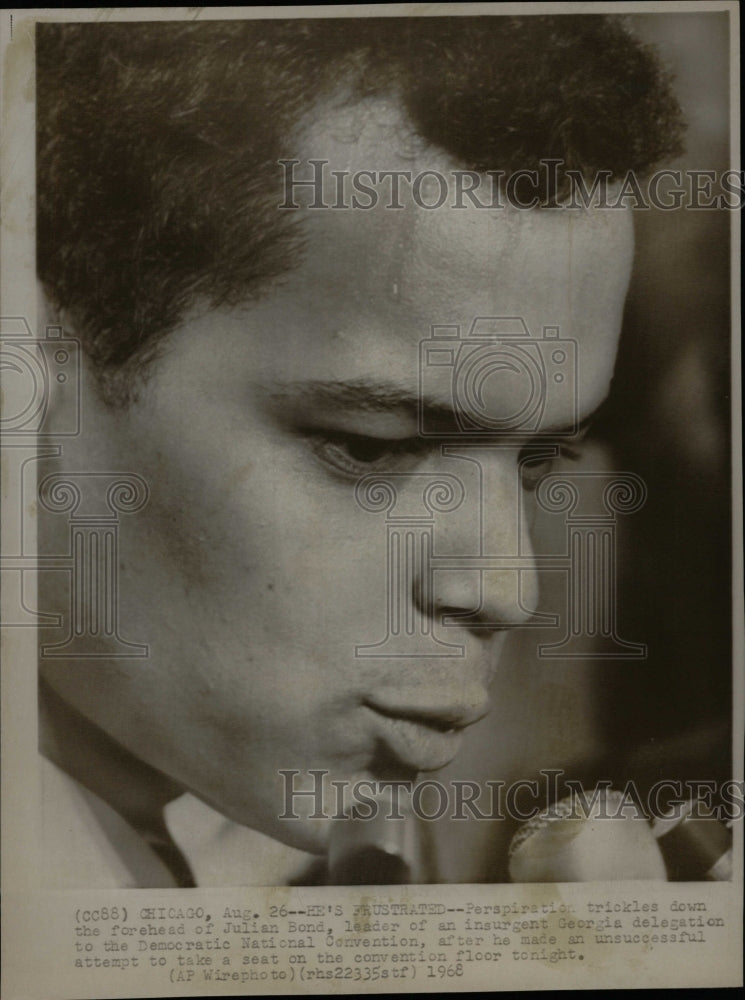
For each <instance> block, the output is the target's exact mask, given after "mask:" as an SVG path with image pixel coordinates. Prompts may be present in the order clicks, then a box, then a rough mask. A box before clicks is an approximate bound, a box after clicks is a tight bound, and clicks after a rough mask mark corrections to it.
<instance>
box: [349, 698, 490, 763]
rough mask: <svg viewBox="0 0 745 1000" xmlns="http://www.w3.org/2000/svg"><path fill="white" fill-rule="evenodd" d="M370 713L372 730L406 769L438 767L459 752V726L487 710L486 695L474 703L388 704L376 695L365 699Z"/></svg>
mask: <svg viewBox="0 0 745 1000" xmlns="http://www.w3.org/2000/svg"><path fill="white" fill-rule="evenodd" d="M365 705H366V707H367V708H368V709H369V711H370V712H371V713H372V716H373V720H374V723H373V725H374V733H375V735H376V736H377V737H378V739H380V740H381V741H382V742H383V744H384V745H385V747H386V749H387V750H388V752H389V754H391V755H392V756H393V757H394V758H395V759H396V760H398V761H400V763H401V764H402V765H403V766H404V767H405V768H407V769H410V770H414V771H438V770H439V769H440V768H442V767H445V765H446V764H449V763H450V761H451V760H453V758H454V757H456V755H457V754H458V751H459V750H460V748H461V744H462V742H463V733H462V730H463V729H465V728H466V727H467V726H470V725H472V724H473V723H474V722H478V720H479V719H482V718H483V717H484V716H485V715H486V714H487V712H488V703H487V702H486V699H483V700H481V701H480V702H479V703H478V704H477V705H474V706H465V705H462V704H450V705H443V704H441V703H440V704H434V703H432V704H428V705H422V704H421V702H417V704H416V705H414V704H401V703H398V704H391V703H388V702H386V701H383V700H379V699H375V700H368V701H366V702H365Z"/></svg>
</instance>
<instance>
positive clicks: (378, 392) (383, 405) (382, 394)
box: [270, 379, 608, 435]
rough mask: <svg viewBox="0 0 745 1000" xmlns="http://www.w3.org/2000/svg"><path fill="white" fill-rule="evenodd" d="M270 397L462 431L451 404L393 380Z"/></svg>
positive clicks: (286, 390) (587, 419) (311, 384)
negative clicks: (421, 419)
mask: <svg viewBox="0 0 745 1000" xmlns="http://www.w3.org/2000/svg"><path fill="white" fill-rule="evenodd" d="M270 398H271V399H272V401H273V402H276V403H289V402H292V403H300V404H301V405H303V404H313V405H318V404H319V403H320V404H321V405H328V406H329V407H333V409H335V410H343V411H345V412H348V413H351V412H356V413H390V411H391V410H396V409H398V410H401V411H402V412H403V413H404V414H405V415H406V416H408V417H410V418H411V419H412V420H416V418H417V415H418V414H422V416H425V417H426V419H427V422H428V424H429V425H430V426H442V427H443V432H442V433H443V435H447V433H448V431H447V430H446V429H445V428H447V427H451V426H452V427H453V431H452V433H459V434H462V433H463V432H462V431H459V430H457V414H456V412H455V411H454V410H453V407H452V406H447V405H443V404H441V403H436V402H434V401H432V400H426V399H424V400H423V399H420V398H419V396H417V395H414V394H412V393H411V391H409V390H408V389H405V388H402V387H401V386H398V385H396V383H394V382H384V381H381V382H374V381H371V380H369V379H349V380H345V381H331V382H328V381H323V380H309V381H295V382H277V383H275V384H274V388H273V389H272V390H271V392H270ZM607 403H608V398H607V397H606V398H605V399H603V400H602V402H601V403H600V404H599V405H598V406H596V407H595V409H594V410H592V411H591V412H590V413H588V414H587V415H586V416H584V417H583V418H582V420H580V421H579V423H578V424H577V425H576V428H575V432H576V433H577V434H580V433H582V432H583V431H585V430H587V428H588V427H589V426H590V425H591V424H593V423H594V422H595V421H596V420H597V419H598V418H599V417H600V416H601V414H602V412H603V411H604V410H605V408H606V406H607ZM573 428H574V424H568V425H566V426H563V427H555V428H548V429H546V430H544V431H543V433H544V434H568V433H569V432H570V431H571V430H572V429H573Z"/></svg>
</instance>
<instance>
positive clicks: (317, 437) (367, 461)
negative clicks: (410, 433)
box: [309, 431, 431, 478]
mask: <svg viewBox="0 0 745 1000" xmlns="http://www.w3.org/2000/svg"><path fill="white" fill-rule="evenodd" d="M309 439H310V443H311V447H312V449H313V452H314V453H315V455H316V457H317V458H318V459H319V460H320V461H321V462H322V463H323V464H324V465H326V466H329V467H331V469H332V470H333V471H334V472H337V473H341V474H342V475H344V476H347V477H350V478H359V476H364V475H365V473H367V472H373V471H376V470H380V471H381V472H393V471H399V470H401V469H404V470H405V469H408V468H413V467H414V466H415V465H416V464H417V462H418V461H419V458H420V457H421V454H422V452H423V451H424V450H425V449H426V448H428V447H431V444H430V442H428V441H426V440H423V439H422V438H420V437H410V438H381V437H369V436H367V435H365V434H347V433H342V432H331V431H323V432H316V433H313V434H310V436H309Z"/></svg>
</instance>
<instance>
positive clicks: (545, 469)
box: [519, 443, 581, 493]
mask: <svg viewBox="0 0 745 1000" xmlns="http://www.w3.org/2000/svg"><path fill="white" fill-rule="evenodd" d="M580 454H581V453H580V452H579V451H578V450H577V449H576V448H570V447H568V446H567V445H566V444H558V443H557V444H553V445H549V447H548V448H546V447H545V446H544V447H542V448H537V447H535V446H533V447H531V446H528V447H526V448H523V450H522V451H521V452H520V457H519V465H520V482H521V484H522V487H523V489H524V490H525V491H526V492H527V493H534V492H535V490H536V489H537V488H538V484H539V483H540V481H541V480H542V479H543V478H544V476H547V475H548V474H549V473H550V472H554V471H555V470H556V468H557V467H559V466H561V465H562V464H563V463H564V462H577V461H578V460H579V458H580Z"/></svg>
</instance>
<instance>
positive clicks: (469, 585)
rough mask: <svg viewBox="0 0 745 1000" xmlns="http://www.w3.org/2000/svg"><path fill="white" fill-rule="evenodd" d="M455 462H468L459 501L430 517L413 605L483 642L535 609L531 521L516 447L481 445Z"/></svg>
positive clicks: (536, 591)
mask: <svg viewBox="0 0 745 1000" xmlns="http://www.w3.org/2000/svg"><path fill="white" fill-rule="evenodd" d="M459 457H464V458H466V460H467V461H470V463H471V468H470V470H469V473H468V475H467V476H463V477H462V481H463V482H464V485H465V486H466V488H465V498H464V502H463V504H462V505H461V506H460V508H459V509H458V510H457V511H455V512H453V513H450V514H444V515H443V516H442V518H441V519H439V520H436V522H435V530H434V558H433V559H432V560H431V565H430V566H429V567H427V566H426V565H422V566H421V568H420V572H419V573H418V574H417V576H416V578H415V580H414V593H413V600H414V603H415V605H416V607H417V608H418V609H419V611H420V612H421V613H422V614H424V615H427V616H429V617H432V618H433V619H434V620H436V621H438V622H441V623H442V624H443V625H446V626H448V625H449V626H456V625H457V626H459V627H462V628H465V629H467V630H468V631H470V632H473V633H474V634H475V635H479V636H481V637H482V638H488V637H489V636H490V635H491V634H492V633H493V632H496V631H501V630H505V629H509V628H516V627H518V626H520V625H524V624H525V623H526V622H527V621H528V620H529V619H530V617H531V616H532V615H533V614H534V613H535V611H536V609H537V606H538V578H537V570H536V563H535V556H534V551H533V544H532V540H531V537H530V524H529V519H528V517H527V516H526V504H525V495H524V493H523V489H522V486H521V483H520V475H519V469H518V463H517V451H516V450H512V449H507V448H504V447H498V448H497V447H491V448H490V447H488V446H481V447H479V448H474V449H469V450H468V453H467V454H466V453H465V452H464V453H463V454H462V455H460V456H459ZM466 480H468V482H467V483H466Z"/></svg>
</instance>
